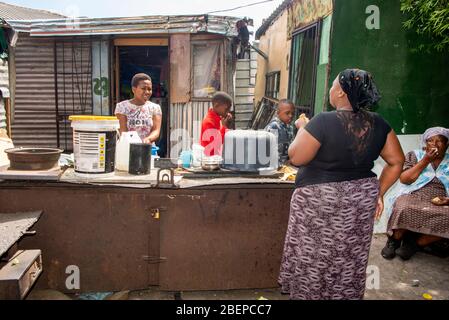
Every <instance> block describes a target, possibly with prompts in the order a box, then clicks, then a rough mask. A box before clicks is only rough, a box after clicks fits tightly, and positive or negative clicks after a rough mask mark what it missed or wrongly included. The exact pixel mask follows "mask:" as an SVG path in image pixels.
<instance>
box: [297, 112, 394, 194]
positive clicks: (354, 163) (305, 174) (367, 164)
mask: <svg viewBox="0 0 449 320" xmlns="http://www.w3.org/2000/svg"><path fill="white" fill-rule="evenodd" d="M305 130H307V131H308V132H309V133H310V134H311V135H312V136H313V137H315V139H317V140H318V141H319V142H320V143H321V147H320V149H319V150H318V153H317V154H316V156H315V158H314V159H313V160H312V161H311V162H310V163H308V164H307V165H305V166H302V167H300V168H299V170H298V174H297V176H296V187H304V186H307V185H313V184H321V183H329V182H341V181H350V180H358V179H364V178H369V177H375V176H376V175H375V174H374V173H373V172H372V171H371V170H372V169H373V167H374V161H375V160H376V159H377V158H378V157H379V154H380V152H381V151H382V149H383V147H384V145H385V141H386V140H387V136H388V134H389V133H390V131H391V127H390V125H389V124H388V123H387V122H386V121H385V120H384V119H383V118H382V117H381V116H380V115H378V114H377V113H373V112H366V111H360V112H358V113H354V112H352V111H332V112H323V113H320V114H318V115H316V116H315V117H314V118H313V119H312V120H311V121H310V122H309V123H308V124H307V126H306V127H305Z"/></svg>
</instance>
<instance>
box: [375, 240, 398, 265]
mask: <svg viewBox="0 0 449 320" xmlns="http://www.w3.org/2000/svg"><path fill="white" fill-rule="evenodd" d="M400 246H401V241H400V240H396V239H394V238H392V237H388V240H387V243H386V244H385V247H384V248H383V249H382V252H381V253H380V254H381V255H382V257H384V258H385V259H387V260H391V259H393V258H394V257H395V256H396V253H395V251H396V249H398V248H399V247H400Z"/></svg>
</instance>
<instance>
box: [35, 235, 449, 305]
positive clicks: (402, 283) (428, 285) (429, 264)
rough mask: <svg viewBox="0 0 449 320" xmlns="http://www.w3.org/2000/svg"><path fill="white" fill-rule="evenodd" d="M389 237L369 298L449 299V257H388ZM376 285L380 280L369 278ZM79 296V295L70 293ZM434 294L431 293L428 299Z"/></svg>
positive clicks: (256, 295) (40, 294)
mask: <svg viewBox="0 0 449 320" xmlns="http://www.w3.org/2000/svg"><path fill="white" fill-rule="evenodd" d="M385 241H386V237H385V236H383V235H375V236H374V238H373V242H372V246H371V253H370V259H369V266H370V267H369V268H371V269H369V270H373V271H372V273H369V274H368V279H370V278H369V276H370V275H374V274H376V273H377V272H378V275H379V277H378V279H379V282H378V283H377V284H378V288H374V289H368V290H366V293H365V299H366V300H423V299H425V298H424V297H423V295H424V294H428V295H430V296H431V298H432V299H433V300H449V257H448V258H440V257H436V256H433V255H430V254H427V253H424V252H418V253H417V254H416V255H415V256H413V257H412V258H411V259H410V260H409V261H402V260H401V259H400V258H399V257H396V258H395V259H393V260H390V261H387V260H385V259H383V258H382V257H381V255H380V251H381V250H382V248H383V246H384V245H385ZM368 283H370V284H372V285H373V286H376V282H375V281H374V282H372V281H368ZM67 298H68V297H67V296H65V295H63V294H61V293H58V292H54V291H33V292H32V293H31V294H30V296H29V297H28V299H31V300H46V299H57V300H63V299H67ZM70 298H72V299H77V298H78V297H70ZM261 298H262V299H268V300H288V296H287V295H281V293H280V291H279V290H278V289H277V288H273V289H264V290H260V289H258V290H229V291H194V292H164V291H160V290H158V288H157V287H154V288H148V289H147V290H140V291H132V292H121V293H117V294H115V295H114V296H110V297H108V298H106V299H107V300H175V299H183V300H258V299H261ZM429 298H430V297H429V296H427V299H429Z"/></svg>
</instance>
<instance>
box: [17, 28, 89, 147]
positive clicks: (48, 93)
mask: <svg viewBox="0 0 449 320" xmlns="http://www.w3.org/2000/svg"><path fill="white" fill-rule="evenodd" d="M55 41H56V43H55ZM91 50H92V47H91V42H90V40H84V41H83V40H82V39H76V40H72V39H68V40H66V39H65V40H59V39H58V40H55V39H51V38H37V37H36V38H31V37H30V36H29V35H27V34H23V33H21V34H20V36H19V41H18V43H17V47H16V50H15V55H14V59H15V78H16V88H15V102H14V122H13V124H12V139H13V142H14V144H15V145H17V146H39V147H44V146H47V147H57V146H58V142H59V147H60V148H63V149H65V150H72V129H71V127H70V122H69V121H68V116H69V115H72V114H92V88H91V84H92V55H91ZM55 53H56V54H55ZM55 60H56V61H55ZM55 62H56V65H55ZM55 67H56V70H57V72H56V74H55ZM55 81H56V82H57V83H58V86H57V92H56V91H55V89H56V88H55ZM56 94H57V96H58V103H57V104H56ZM57 119H58V120H57ZM58 133H59V134H58Z"/></svg>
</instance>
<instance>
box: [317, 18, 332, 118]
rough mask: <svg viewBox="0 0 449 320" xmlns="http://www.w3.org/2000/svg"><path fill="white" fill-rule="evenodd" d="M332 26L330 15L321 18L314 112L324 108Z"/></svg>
mask: <svg viewBox="0 0 449 320" xmlns="http://www.w3.org/2000/svg"><path fill="white" fill-rule="evenodd" d="M331 26H332V15H329V16H327V17H326V18H324V19H323V23H322V27H321V41H320V42H321V43H320V57H319V62H318V67H317V71H316V73H317V74H316V92H315V114H318V113H320V112H323V111H324V109H325V97H326V91H327V88H326V81H327V67H328V64H329V45H330V34H331Z"/></svg>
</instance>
